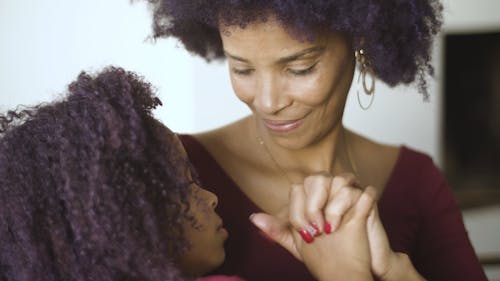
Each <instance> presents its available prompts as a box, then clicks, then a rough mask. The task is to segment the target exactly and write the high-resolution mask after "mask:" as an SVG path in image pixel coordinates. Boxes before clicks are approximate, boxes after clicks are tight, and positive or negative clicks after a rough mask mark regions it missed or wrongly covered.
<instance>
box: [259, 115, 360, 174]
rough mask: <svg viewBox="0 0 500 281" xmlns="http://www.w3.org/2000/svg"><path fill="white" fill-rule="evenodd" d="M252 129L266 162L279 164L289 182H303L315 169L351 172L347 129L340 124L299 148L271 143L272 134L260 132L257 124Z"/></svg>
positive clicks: (316, 171)
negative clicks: (316, 139)
mask: <svg viewBox="0 0 500 281" xmlns="http://www.w3.org/2000/svg"><path fill="white" fill-rule="evenodd" d="M252 131H254V132H255V138H256V139H257V144H258V145H259V146H260V147H261V149H262V150H263V151H264V152H265V154H268V155H267V156H268V157H267V158H268V159H269V160H271V161H269V162H271V163H269V164H268V165H276V166H278V167H276V168H278V169H280V170H281V171H282V172H283V173H284V174H285V176H286V177H287V178H288V180H289V181H291V182H294V183H296V182H302V181H303V180H304V178H305V177H306V176H308V175H311V174H313V173H318V172H325V171H326V172H329V173H331V174H338V173H340V172H351V173H353V172H354V171H353V169H354V168H353V163H352V161H351V159H350V156H349V153H350V152H349V151H348V149H349V147H348V143H347V135H346V134H347V131H346V129H345V128H344V127H343V126H342V124H341V123H339V124H338V125H336V126H335V127H334V128H332V129H331V130H330V132H329V133H328V134H327V135H325V136H323V137H322V138H321V140H320V141H318V142H315V143H312V144H309V145H307V146H305V147H302V148H298V149H295V148H294V149H291V148H287V147H284V146H281V145H279V144H277V143H276V142H273V140H272V138H271V137H269V136H265V135H262V136H261V135H259V134H258V132H259V130H258V129H257V127H256V129H255V130H252ZM272 162H274V163H272Z"/></svg>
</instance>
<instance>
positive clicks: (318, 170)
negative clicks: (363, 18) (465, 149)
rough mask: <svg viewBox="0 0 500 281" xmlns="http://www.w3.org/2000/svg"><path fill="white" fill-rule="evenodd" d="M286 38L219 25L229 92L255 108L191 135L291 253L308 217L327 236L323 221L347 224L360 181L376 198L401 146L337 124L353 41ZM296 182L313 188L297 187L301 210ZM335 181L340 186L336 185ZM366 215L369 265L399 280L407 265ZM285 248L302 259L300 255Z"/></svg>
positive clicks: (324, 35)
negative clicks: (296, 193)
mask: <svg viewBox="0 0 500 281" xmlns="http://www.w3.org/2000/svg"><path fill="white" fill-rule="evenodd" d="M290 34H291V33H290V32H288V30H286V29H285V28H283V27H282V26H281V24H280V23H279V22H277V21H276V20H274V19H273V18H272V17H271V18H270V19H268V21H266V22H264V23H260V22H257V23H253V24H249V25H247V26H246V27H245V28H243V29H242V28H240V27H237V26H224V25H221V39H222V43H223V47H224V51H225V53H226V56H227V58H228V67H229V73H230V77H231V83H232V86H233V89H234V92H235V94H236V96H237V97H238V98H239V99H240V100H241V101H242V102H244V103H245V104H246V105H247V106H248V107H249V108H250V109H251V110H252V112H253V114H252V115H251V116H248V117H246V118H244V119H242V120H239V121H236V122H234V123H232V124H229V125H227V126H225V127H222V128H219V129H216V130H213V131H209V132H206V133H202V134H198V135H197V136H196V137H197V139H198V140H199V141H200V142H201V143H202V144H203V145H204V146H205V147H206V148H207V149H208V150H209V152H210V153H211V154H212V155H213V157H214V158H215V159H216V160H217V162H218V163H219V164H220V165H221V166H222V167H223V168H224V170H225V171H226V172H227V173H228V174H229V175H230V176H231V178H232V179H234V180H235V182H236V183H237V184H238V186H239V187H240V188H241V191H242V192H243V193H245V194H246V195H247V196H248V198H249V199H250V200H252V201H253V202H254V203H255V204H256V205H257V206H259V207H260V208H261V210H262V211H263V214H264V215H265V216H268V217H266V218H273V219H274V220H271V222H272V223H274V224H275V225H273V226H269V229H274V230H280V231H281V232H279V233H281V234H283V233H285V234H286V235H288V236H286V235H284V234H283V235H278V236H279V237H280V238H283V237H288V238H286V239H283V241H284V240H286V241H288V242H290V243H289V244H287V245H284V244H283V243H281V242H282V241H278V242H279V243H280V244H281V245H282V246H284V247H285V248H287V249H292V246H291V245H292V243H293V241H295V240H294V238H293V237H296V235H297V234H296V231H300V230H303V229H305V228H307V227H308V226H309V224H310V223H315V224H316V225H317V226H318V228H319V230H320V232H324V222H325V221H328V222H331V223H332V224H333V227H334V228H335V229H336V228H339V229H340V228H342V225H344V224H347V223H348V220H346V219H345V218H344V217H345V216H346V215H347V214H349V212H351V210H353V209H356V208H355V206H356V204H357V202H358V200H359V199H360V197H361V194H362V190H363V189H364V187H366V186H368V185H370V186H372V187H373V188H371V189H373V190H374V191H373V194H374V197H375V198H374V199H375V200H376V199H377V197H378V196H379V195H380V194H382V192H383V190H384V187H385V185H386V182H387V180H388V178H389V176H390V173H391V171H392V169H393V167H394V165H395V163H396V161H397V157H398V155H399V148H398V147H393V146H386V145H381V144H378V143H375V142H372V141H370V140H368V139H366V138H364V137H362V136H359V135H357V134H355V133H353V132H350V131H348V130H346V129H345V128H344V127H343V126H342V122H341V121H342V114H343V110H344V106H345V101H346V98H347V94H348V91H349V87H350V84H351V82H352V78H353V72H354V68H355V59H354V50H353V49H352V46H351V42H350V40H349V38H348V37H347V36H345V35H343V34H341V33H333V32H318V33H317V34H316V36H315V38H314V40H313V41H309V40H301V39H300V38H297V37H296V36H291V35H290ZM256 50H258V51H256ZM259 137H260V138H261V139H262V140H263V142H264V143H265V147H264V146H263V145H261V144H260V142H259V140H258V138H259ZM266 150H267V151H266ZM250 151H251V153H249V152H250ZM348 151H350V153H351V154H352V155H351V156H352V157H349V152H348ZM278 165H279V167H278ZM354 166H356V167H357V169H356V172H357V173H355V171H354V170H355V169H354ZM283 171H284V172H283ZM345 173H351V174H356V175H355V177H352V178H347V179H344V180H338V179H337V180H336V182H337V183H335V184H333V183H332V182H333V179H330V178H327V179H325V178H321V177H316V176H317V175H318V174H320V175H327V177H331V176H330V175H342V174H345ZM311 175H316V176H315V177H313V178H310V176H311ZM339 181H340V183H338V182H339ZM297 185H299V186H301V185H302V186H312V187H313V188H307V191H303V192H302V193H301V194H303V195H302V197H303V198H305V199H300V200H302V203H300V204H302V205H301V206H302V207H300V208H298V209H297V208H296V206H297V202H294V200H299V199H293V198H301V196H291V195H290V194H291V191H292V190H294V186H297ZM332 185H340V187H337V189H336V190H332V189H331V186H332ZM269 187H272V188H269ZM329 203H331V204H330V207H329ZM335 206H337V207H335ZM338 206H341V207H338ZM324 210H327V213H326V214H325V212H324ZM374 213H376V212H375V211H374ZM292 214H293V215H292ZM325 217H326V218H327V219H325ZM372 217H374V218H378V216H375V215H373V216H372ZM257 218H259V216H257ZM370 221H372V222H373V221H374V222H375V223H371V224H368V226H372V227H371V228H370V229H367V233H368V234H370V237H369V240H370V244H369V247H371V249H370V250H372V251H376V252H375V253H372V255H374V256H375V257H377V258H378V257H381V258H383V260H382V261H381V262H378V263H375V262H371V267H372V268H371V270H372V272H374V273H375V274H376V275H377V276H378V277H380V278H383V279H384V280H398V278H400V277H402V275H398V276H393V275H392V274H389V272H394V271H393V270H392V269H391V268H393V267H394V268H399V267H400V266H401V265H403V264H405V257H404V256H402V257H401V256H399V255H398V254H396V253H393V252H392V251H391V250H390V248H389V247H388V243H387V237H386V235H385V231H384V230H383V227H382V224H381V223H380V220H376V219H371V220H370ZM267 222H269V221H267ZM254 223H255V221H254ZM256 225H257V226H259V224H258V223H256ZM373 226H377V227H373ZM261 229H262V228H261ZM263 229H264V230H266V229H265V228H263ZM291 229H293V230H294V231H291ZM358 230H360V228H358ZM287 231H288V232H287ZM292 232H293V233H292ZM276 233H278V232H276ZM294 235H295V236H294ZM271 237H273V236H271ZM316 240H318V239H316ZM322 240H324V239H322ZM315 243H316V242H315ZM293 247H298V245H297V244H295V245H293ZM323 249H324V248H323ZM291 252H292V254H294V255H295V256H296V257H298V258H299V259H302V260H304V259H303V256H302V255H301V254H300V252H299V253H298V252H297V251H291ZM329 252H330V253H331V252H332V249H329ZM338 253H339V255H342V252H341V251H339V252H338ZM394 257H397V258H394ZM406 260H407V258H406ZM406 263H407V262H406ZM306 265H308V263H306ZM410 267H411V268H412V266H411V264H410ZM309 268H310V269H311V267H309ZM313 268H315V267H313ZM401 268H404V269H407V268H408V266H405V267H401ZM408 272H410V271H409V270H408ZM313 274H314V273H313ZM318 274H320V273H318ZM316 276H318V275H316ZM415 276H416V277H418V274H417V275H415ZM415 276H413V277H415ZM386 277H389V278H386ZM412 279H413V278H410V279H407V280H412ZM414 280H419V279H414Z"/></svg>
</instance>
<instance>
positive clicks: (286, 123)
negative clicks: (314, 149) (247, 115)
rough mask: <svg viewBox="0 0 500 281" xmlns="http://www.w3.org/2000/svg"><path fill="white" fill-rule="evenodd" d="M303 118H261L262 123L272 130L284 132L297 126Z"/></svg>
mask: <svg viewBox="0 0 500 281" xmlns="http://www.w3.org/2000/svg"><path fill="white" fill-rule="evenodd" d="M303 120H304V119H303V118H302V119H297V120H269V119H263V122H264V125H266V127H267V128H269V129H270V130H272V131H275V132H280V133H286V132H290V131H292V130H294V129H296V128H298V127H299V126H300V125H301V124H302V121H303Z"/></svg>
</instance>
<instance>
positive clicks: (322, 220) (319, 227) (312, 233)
mask: <svg viewBox="0 0 500 281" xmlns="http://www.w3.org/2000/svg"><path fill="white" fill-rule="evenodd" d="M364 193H367V194H369V195H370V196H371V197H372V198H373V200H375V199H374V198H375V197H376V196H375V190H374V188H372V187H368V188H366V189H365V191H364V192H363V191H362V189H361V188H360V187H359V184H358V183H357V181H356V179H355V177H354V176H353V175H351V174H343V175H339V176H336V177H331V176H330V175H328V174H326V173H321V174H317V175H312V176H309V177H307V178H306V180H305V181H304V184H303V185H294V186H292V188H291V190H290V205H289V207H288V209H287V210H285V211H284V213H286V212H288V215H283V214H281V215H279V216H276V217H274V216H270V215H267V214H262V213H261V214H254V215H252V217H251V219H252V222H253V223H254V224H255V225H256V226H257V227H259V228H260V229H261V230H262V231H263V232H264V233H265V234H267V235H268V236H269V237H270V238H271V239H273V240H274V241H276V242H278V243H279V244H280V245H281V246H283V247H284V248H286V249H287V250H288V251H290V252H291V253H292V254H293V255H294V256H295V257H296V258H297V259H299V260H302V261H304V262H305V263H306V264H307V261H305V260H304V256H303V255H304V254H305V253H306V252H301V250H300V249H306V248H305V247H304V245H303V244H304V242H305V243H306V244H307V243H312V244H321V245H320V247H326V249H328V250H329V251H330V253H333V252H335V254H331V256H333V257H334V256H337V255H338V254H341V253H342V252H344V250H347V251H349V249H342V247H341V246H334V245H333V244H334V243H333V244H329V245H325V244H326V243H327V242H322V243H313V241H315V240H318V241H319V240H325V236H324V235H321V234H322V233H324V234H327V235H326V237H328V236H329V235H331V234H329V233H335V232H337V229H339V231H340V228H342V225H343V224H344V223H347V222H348V221H349V220H348V219H350V218H351V215H350V214H351V213H352V212H355V209H356V208H355V206H357V204H358V203H360V202H358V201H359V200H360V198H361V195H362V194H364ZM375 205H376V204H373V206H374V207H373V208H372V209H371V210H370V214H369V217H368V218H367V220H366V222H365V223H366V228H365V231H364V232H360V233H357V234H354V235H353V234H352V233H351V234H350V235H351V238H350V241H346V243H344V244H343V245H349V243H348V242H352V241H354V242H355V241H356V239H354V236H355V235H363V233H367V235H368V241H369V255H370V264H371V270H372V272H373V274H375V275H376V276H377V277H378V278H380V279H381V280H401V278H402V276H403V275H404V274H410V276H412V277H413V278H410V276H409V275H404V276H405V278H410V279H413V280H422V279H421V277H420V275H418V273H417V272H416V270H415V269H414V268H413V265H412V264H411V262H410V261H409V259H408V257H407V256H406V255H404V254H400V253H395V252H393V251H392V250H391V248H390V245H389V242H388V239H387V235H386V233H385V230H384V227H383V225H382V223H381V221H380V218H379V216H378V210H377V208H376V206H375ZM287 217H288V220H287V219H286V218H287ZM358 218H359V217H358ZM357 221H358V222H359V220H357ZM351 224H352V223H351ZM339 227H340V228H339ZM349 229H350V230H351V231H352V230H353V229H354V228H353V227H349ZM295 230H296V231H295ZM347 232H349V231H346V230H343V233H347ZM297 233H298V234H299V235H300V236H301V238H302V240H303V241H300V239H297V238H298V236H297ZM336 237H337V238H336V239H335V241H339V240H341V239H342V238H339V237H341V235H336ZM330 242H333V241H330ZM315 246H316V245H315ZM330 247H331V248H330ZM309 248H314V247H309ZM323 249H325V248H323ZM352 250H353V251H352V252H356V251H357V250H355V249H352ZM318 253H319V252H318ZM318 253H316V257H318V255H317V254H318ZM329 259H331V258H329ZM318 260H321V259H318ZM308 266H309V265H308ZM311 271H313V270H311ZM410 279H408V280H410Z"/></svg>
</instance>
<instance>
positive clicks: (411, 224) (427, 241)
mask: <svg viewBox="0 0 500 281" xmlns="http://www.w3.org/2000/svg"><path fill="white" fill-rule="evenodd" d="M180 139H181V141H182V143H183V145H184V147H185V149H186V151H187V154H188V157H189V159H190V161H191V163H192V164H193V166H194V167H195V169H196V171H197V173H198V175H199V177H200V181H201V183H202V184H203V187H204V188H206V189H208V190H210V191H212V192H213V193H215V194H216V195H217V196H218V198H219V204H218V207H217V210H216V211H217V213H218V214H219V215H220V216H221V217H222V219H223V220H224V227H225V228H226V229H227V230H228V232H229V238H228V240H227V241H226V244H225V250H226V260H225V262H224V264H223V265H222V266H221V267H220V268H219V269H217V270H216V271H215V272H213V273H212V274H224V275H237V276H240V277H242V278H244V279H246V280H248V281H278V280H286V281H308V280H315V279H314V277H313V276H312V275H311V274H310V273H309V272H308V271H307V268H306V267H305V265H304V264H303V263H302V262H300V261H298V260H297V259H295V258H294V257H293V256H292V255H291V254H290V253H288V251H286V250H285V249H284V248H282V247H281V246H279V245H278V244H276V243H274V242H272V241H269V240H268V239H267V238H265V237H264V236H263V235H262V234H261V233H260V231H259V230H258V229H257V228H256V227H255V226H254V225H253V224H252V223H251V222H250V220H249V216H250V215H251V214H252V213H256V212H262V210H260V208H259V207H257V206H256V205H255V204H254V203H253V202H252V201H251V200H250V199H249V198H248V197H247V196H246V195H245V194H244V193H243V192H242V191H241V190H240V188H239V187H238V185H237V184H236V183H235V182H234V181H233V180H232V179H231V177H230V176H229V175H228V174H227V173H226V172H225V171H224V169H223V168H222V167H221V166H220V165H219V164H218V163H217V161H216V160H215V159H214V158H213V157H212V155H211V154H210V153H209V152H208V151H207V150H206V149H205V148H204V147H203V145H202V144H201V143H200V142H199V141H198V140H197V139H196V138H195V137H193V136H191V135H180ZM378 208H379V213H380V219H381V221H382V223H383V225H384V228H385V230H386V232H387V236H388V239H389V242H390V245H391V247H392V249H393V250H394V251H396V252H402V253H406V254H407V255H408V256H409V257H410V259H411V261H412V263H413V265H414V266H415V268H416V269H417V271H418V272H419V273H420V274H421V275H423V276H424V277H425V278H426V279H427V280H454V281H460V280H474V281H480V280H487V279H486V276H485V274H484V271H483V269H482V267H481V265H480V264H479V261H478V259H477V257H476V255H475V253H474V250H473V248H472V245H471V243H470V241H469V238H468V235H467V232H466V230H465V227H464V224H463V220H462V215H461V212H460V209H459V208H458V205H457V203H456V200H455V199H454V196H453V193H452V191H451V189H450V187H449V186H448V184H447V183H446V180H445V179H444V177H443V176H442V174H441V172H440V171H439V170H438V168H437V167H436V166H435V165H434V163H433V161H432V159H431V158H430V157H429V156H427V155H425V154H423V153H420V152H417V151H414V150H412V149H410V148H408V147H405V146H402V147H401V149H400V153H399V156H398V159H397V161H396V164H395V165H394V168H393V170H392V172H391V175H390V177H389V180H388V182H387V184H386V187H385V189H384V192H383V194H382V196H381V197H380V199H379V201H378ZM334 254H335V253H332V255H334Z"/></svg>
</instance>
